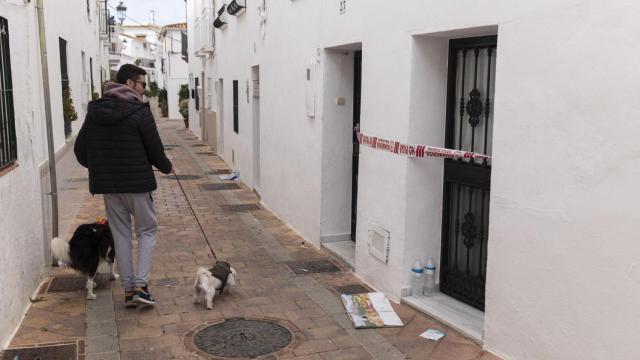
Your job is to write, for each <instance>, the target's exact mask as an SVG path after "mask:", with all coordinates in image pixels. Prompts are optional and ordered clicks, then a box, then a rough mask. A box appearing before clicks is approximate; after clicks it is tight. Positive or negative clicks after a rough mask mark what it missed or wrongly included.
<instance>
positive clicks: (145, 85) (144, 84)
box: [133, 80, 147, 89]
mask: <svg viewBox="0 0 640 360" xmlns="http://www.w3.org/2000/svg"><path fill="white" fill-rule="evenodd" d="M133 82H137V83H140V84H142V88H143V89H146V88H147V83H146V82H144V81H139V80H133Z"/></svg>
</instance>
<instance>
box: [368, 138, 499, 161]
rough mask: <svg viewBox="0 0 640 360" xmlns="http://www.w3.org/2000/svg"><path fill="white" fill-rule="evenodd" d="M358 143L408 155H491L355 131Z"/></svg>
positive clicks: (473, 156) (471, 157)
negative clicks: (416, 143) (405, 142)
mask: <svg viewBox="0 0 640 360" xmlns="http://www.w3.org/2000/svg"><path fill="white" fill-rule="evenodd" d="M356 136H357V137H358V142H359V143H360V145H364V146H368V147H370V148H374V149H378V150H383V151H388V152H392V153H394V154H400V155H405V156H409V157H416V158H423V157H440V158H465V159H481V160H483V159H491V156H488V155H485V154H478V153H474V152H470V151H462V150H452V149H445V148H440V147H435V146H427V145H411V144H403V143H401V142H399V141H393V140H387V139H383V138H379V137H376V136H371V135H366V134H363V133H361V132H359V131H357V132H356Z"/></svg>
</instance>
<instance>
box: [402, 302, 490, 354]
mask: <svg viewBox="0 0 640 360" xmlns="http://www.w3.org/2000/svg"><path fill="white" fill-rule="evenodd" d="M402 302H403V303H406V304H407V305H409V306H411V307H413V308H415V309H416V310H418V311H421V312H423V313H425V314H427V315H429V316H431V317H433V318H434V319H436V320H438V321H440V322H442V323H444V324H446V325H448V326H450V327H452V328H453V329H455V330H457V331H459V332H460V333H462V334H463V335H466V336H468V337H469V338H470V339H471V340H473V341H475V342H476V343H478V344H480V345H482V342H483V328H484V312H482V311H480V310H478V309H476V308H474V307H471V306H469V305H467V304H465V303H463V302H461V301H458V300H456V299H454V298H452V297H450V296H447V295H445V294H443V293H440V292H439V293H436V294H435V295H433V296H406V297H403V298H402Z"/></svg>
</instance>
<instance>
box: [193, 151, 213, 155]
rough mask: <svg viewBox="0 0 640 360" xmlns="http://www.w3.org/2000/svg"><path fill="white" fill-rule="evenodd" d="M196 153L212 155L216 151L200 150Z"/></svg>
mask: <svg viewBox="0 0 640 360" xmlns="http://www.w3.org/2000/svg"><path fill="white" fill-rule="evenodd" d="M196 154H200V155H209V156H212V155H215V154H216V153H214V152H213V151H202V152H198V153H196Z"/></svg>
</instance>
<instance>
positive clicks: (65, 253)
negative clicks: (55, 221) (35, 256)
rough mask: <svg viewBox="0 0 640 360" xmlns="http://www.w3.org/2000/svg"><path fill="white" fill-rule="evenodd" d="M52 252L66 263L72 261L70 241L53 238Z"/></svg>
mask: <svg viewBox="0 0 640 360" xmlns="http://www.w3.org/2000/svg"><path fill="white" fill-rule="evenodd" d="M51 252H52V253H53V256H55V257H56V259H58V261H61V262H63V263H65V264H69V263H71V258H70V257H69V243H68V242H66V241H64V240H62V239H60V238H58V237H56V238H53V240H51Z"/></svg>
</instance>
